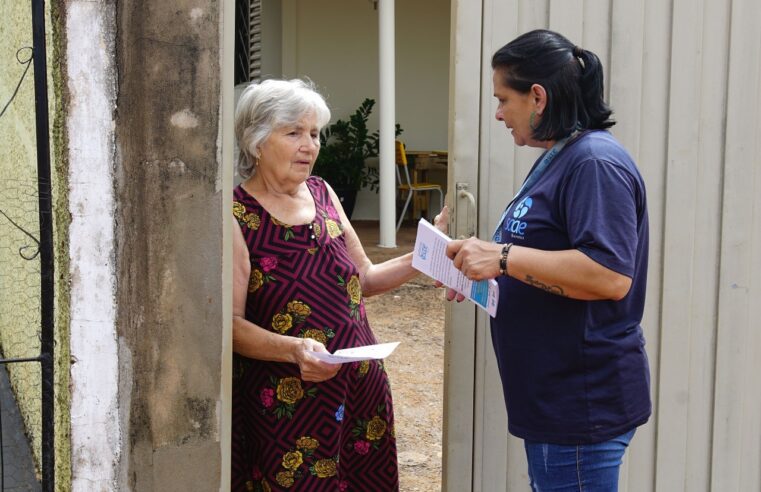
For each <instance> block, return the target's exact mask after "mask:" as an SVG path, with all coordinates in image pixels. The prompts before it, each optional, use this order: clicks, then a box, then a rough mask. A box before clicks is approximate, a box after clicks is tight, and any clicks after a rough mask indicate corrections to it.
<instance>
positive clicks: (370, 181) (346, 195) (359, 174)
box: [312, 99, 402, 217]
mask: <svg viewBox="0 0 761 492" xmlns="http://www.w3.org/2000/svg"><path fill="white" fill-rule="evenodd" d="M373 106H375V100H373V99H365V100H364V101H363V102H362V104H361V105H360V106H359V108H357V110H356V111H355V112H354V114H352V115H351V116H349V120H348V121H344V120H338V121H336V122H335V123H333V124H331V125H328V126H326V127H325V128H323V130H322V132H320V154H319V156H318V157H317V162H315V165H314V169H313V170H312V172H313V174H315V175H317V176H320V177H321V178H323V179H324V180H325V181H327V182H328V183H329V184H330V186H332V187H333V189H334V190H335V191H336V194H337V195H338V197H339V198H340V199H341V202H342V205H343V207H344V210H345V211H346V215H347V216H348V217H351V214H352V211H353V210H354V203H355V202H356V198H357V192H358V191H359V190H360V189H362V188H364V187H369V188H370V189H371V190H373V191H377V190H378V169H376V168H375V167H368V166H367V162H366V161H367V159H369V158H371V157H377V156H378V131H377V130H376V131H374V132H372V133H370V131H369V130H368V129H367V120H368V118H369V117H370V113H372V110H373ZM401 132H402V130H401V128H400V127H399V125H396V135H399V134H400V133H401Z"/></svg>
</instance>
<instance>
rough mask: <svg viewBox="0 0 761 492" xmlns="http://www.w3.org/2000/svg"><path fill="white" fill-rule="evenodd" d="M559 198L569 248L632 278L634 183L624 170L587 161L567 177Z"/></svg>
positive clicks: (635, 240) (634, 236) (615, 166)
mask: <svg viewBox="0 0 761 492" xmlns="http://www.w3.org/2000/svg"><path fill="white" fill-rule="evenodd" d="M562 193H563V194H562V196H561V204H562V205H561V206H562V207H563V210H562V213H563V214H564V215H565V221H566V226H567V231H568V238H569V240H570V242H571V245H572V247H573V248H575V249H578V250H579V251H581V252H582V253H584V254H586V255H587V256H589V257H590V258H591V259H593V260H594V261H596V262H597V263H599V264H601V265H603V266H604V267H606V268H609V269H611V270H613V271H615V272H618V273H620V274H623V275H626V276H628V277H632V276H633V275H634V268H635V258H636V252H637V244H638V238H637V223H638V220H637V215H638V214H637V193H638V184H637V180H636V178H635V177H634V176H632V175H631V173H630V172H629V171H628V170H627V169H625V168H624V167H622V166H620V165H617V164H615V163H611V162H608V161H604V160H594V159H591V160H587V161H584V162H582V163H580V164H579V165H578V167H576V169H574V170H573V172H572V173H571V174H570V176H569V179H568V181H567V182H566V185H565V187H564V189H563V192H562Z"/></svg>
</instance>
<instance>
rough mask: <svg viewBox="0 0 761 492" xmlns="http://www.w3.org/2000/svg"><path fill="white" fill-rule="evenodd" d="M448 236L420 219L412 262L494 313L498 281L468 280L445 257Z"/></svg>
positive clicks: (414, 265)
mask: <svg viewBox="0 0 761 492" xmlns="http://www.w3.org/2000/svg"><path fill="white" fill-rule="evenodd" d="M449 241H451V239H450V238H449V237H448V236H447V235H446V234H444V233H443V232H441V231H440V230H438V229H437V228H436V227H435V226H433V225H432V224H431V223H430V222H428V221H427V220H425V219H420V222H419V223H418V226H417V238H416V239H415V252H414V253H413V256H412V266H413V268H416V269H418V270H420V271H421V272H423V273H425V274H426V275H428V276H429V277H431V278H432V279H434V280H438V281H439V282H441V283H442V284H444V285H446V286H447V287H450V288H452V289H454V290H456V291H457V292H459V293H460V294H462V295H464V296H465V297H467V298H468V299H470V300H471V301H473V302H475V303H476V304H477V305H479V306H481V307H482V308H483V309H484V310H485V311H486V312H487V313H489V315H491V316H492V317H494V316H495V315H496V314H497V303H498V302H499V284H497V281H496V280H494V279H489V280H478V281H474V280H468V278H467V277H465V275H463V274H462V272H461V271H459V270H458V269H457V268H455V266H454V263H453V262H452V260H450V259H449V258H448V257H447V243H448V242H449Z"/></svg>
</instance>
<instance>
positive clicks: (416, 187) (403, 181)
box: [396, 140, 444, 231]
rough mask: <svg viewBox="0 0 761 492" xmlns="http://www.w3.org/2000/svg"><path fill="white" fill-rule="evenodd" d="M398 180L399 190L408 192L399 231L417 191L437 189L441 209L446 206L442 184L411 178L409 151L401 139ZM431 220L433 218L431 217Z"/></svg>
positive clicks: (398, 145) (397, 152)
mask: <svg viewBox="0 0 761 492" xmlns="http://www.w3.org/2000/svg"><path fill="white" fill-rule="evenodd" d="M400 169H401V170H400ZM396 180H397V183H398V184H399V186H398V188H399V191H400V192H401V193H406V194H407V199H406V201H405V202H404V207H403V208H402V213H401V215H399V222H397V224H396V230H397V231H398V230H399V228H400V227H401V226H402V221H403V220H404V214H406V213H407V207H409V205H410V201H412V196H413V195H414V194H415V193H418V192H421V193H425V192H429V191H430V192H433V191H437V192H438V193H439V210H441V209H442V208H444V192H443V191H442V190H441V186H439V185H437V184H435V183H418V182H413V181H412V179H410V171H409V167H408V165H407V152H406V151H405V147H404V142H402V141H401V140H397V141H396ZM431 220H433V219H432V218H431Z"/></svg>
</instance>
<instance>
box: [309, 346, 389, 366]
mask: <svg viewBox="0 0 761 492" xmlns="http://www.w3.org/2000/svg"><path fill="white" fill-rule="evenodd" d="M397 345H399V342H391V343H379V344H377V345H365V346H363V347H352V348H346V349H341V350H336V351H335V352H334V353H332V354H331V353H330V352H312V355H314V356H315V357H317V358H318V359H320V360H323V361H325V362H330V363H332V364H341V363H343V362H355V361H362V360H370V359H385V358H386V357H388V356H389V355H391V352H393V351H394V349H395V348H396V346H397Z"/></svg>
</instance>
